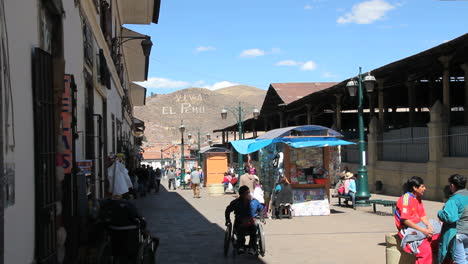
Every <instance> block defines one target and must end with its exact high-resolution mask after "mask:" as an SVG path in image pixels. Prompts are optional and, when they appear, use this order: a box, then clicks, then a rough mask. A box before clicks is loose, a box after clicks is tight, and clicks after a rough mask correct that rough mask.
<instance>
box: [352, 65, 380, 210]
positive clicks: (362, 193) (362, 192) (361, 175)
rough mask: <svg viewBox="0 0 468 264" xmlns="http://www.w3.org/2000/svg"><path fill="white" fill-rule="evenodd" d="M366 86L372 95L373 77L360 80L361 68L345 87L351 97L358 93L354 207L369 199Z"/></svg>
mask: <svg viewBox="0 0 468 264" xmlns="http://www.w3.org/2000/svg"><path fill="white" fill-rule="evenodd" d="M363 82H364V85H365V86H366V91H367V92H368V93H372V92H373V91H374V87H375V83H376V80H375V77H374V76H372V75H371V74H370V73H368V75H367V76H365V77H364V80H363V79H362V73H361V67H359V76H358V80H357V81H356V80H354V79H351V80H350V81H349V82H348V83H347V84H346V87H347V88H348V92H349V95H350V96H351V97H354V96H356V90H357V92H358V100H359V105H358V120H359V153H360V154H361V155H359V164H360V166H359V170H358V182H357V192H356V205H361V206H364V205H368V203H369V202H368V201H369V198H370V197H371V195H370V193H369V182H368V180H369V178H368V175H367V167H366V142H365V140H364V117H363V112H364V103H363V101H364V91H363V90H362V83H363Z"/></svg>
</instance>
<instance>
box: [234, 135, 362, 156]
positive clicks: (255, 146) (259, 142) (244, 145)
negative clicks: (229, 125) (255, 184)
mask: <svg viewBox="0 0 468 264" xmlns="http://www.w3.org/2000/svg"><path fill="white" fill-rule="evenodd" d="M279 142H283V143H285V144H288V145H289V146H291V147H293V148H306V147H331V146H340V145H352V144H356V143H354V142H349V141H345V140H341V139H339V138H336V137H296V138H294V137H288V138H275V139H247V140H236V141H231V144H232V146H233V147H234V148H235V149H236V150H237V152H239V153H241V154H249V153H252V152H256V151H259V150H260V149H262V148H264V147H266V146H268V145H270V144H274V143H279Z"/></svg>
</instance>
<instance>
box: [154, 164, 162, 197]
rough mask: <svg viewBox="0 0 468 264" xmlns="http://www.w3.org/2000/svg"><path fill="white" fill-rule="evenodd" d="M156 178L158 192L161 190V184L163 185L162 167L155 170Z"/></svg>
mask: <svg viewBox="0 0 468 264" xmlns="http://www.w3.org/2000/svg"><path fill="white" fill-rule="evenodd" d="M154 174H155V175H154V178H155V181H156V192H159V186H160V185H161V177H162V175H161V169H160V168H156V171H155V172H154Z"/></svg>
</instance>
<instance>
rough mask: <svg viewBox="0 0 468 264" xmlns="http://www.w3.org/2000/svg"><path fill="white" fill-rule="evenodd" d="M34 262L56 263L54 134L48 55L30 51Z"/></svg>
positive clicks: (51, 83) (36, 50) (49, 55)
mask: <svg viewBox="0 0 468 264" xmlns="http://www.w3.org/2000/svg"><path fill="white" fill-rule="evenodd" d="M33 98H34V141H35V144H34V154H35V158H34V160H35V186H36V194H35V195H36V230H35V232H36V236H35V239H36V243H35V244H36V259H37V263H44V264H54V263H56V260H57V257H56V243H57V241H56V237H57V236H56V222H55V221H56V201H57V196H56V189H55V187H56V175H55V158H56V152H55V151H56V136H55V131H54V127H55V120H54V111H55V106H54V88H53V65H52V55H51V54H49V53H47V52H45V51H43V50H41V49H39V48H36V49H34V52H33Z"/></svg>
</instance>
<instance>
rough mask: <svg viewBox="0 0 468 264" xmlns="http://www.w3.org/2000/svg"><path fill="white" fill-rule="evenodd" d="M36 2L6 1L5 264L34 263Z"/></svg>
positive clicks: (37, 40) (37, 38) (37, 41)
mask: <svg viewBox="0 0 468 264" xmlns="http://www.w3.org/2000/svg"><path fill="white" fill-rule="evenodd" d="M38 2H39V1H17V0H5V9H6V12H5V13H6V21H7V29H8V44H9V51H10V52H9V54H10V73H11V86H12V91H13V103H14V106H13V109H14V113H15V119H14V125H15V135H16V147H15V152H14V158H13V160H14V162H15V163H16V165H15V167H16V172H15V195H16V197H15V204H14V205H13V206H11V207H8V208H6V210H5V263H31V262H32V261H33V259H34V203H35V200H34V194H35V192H34V191H35V190H34V149H33V146H34V133H33V132H34V123H33V109H32V106H33V101H32V72H31V58H32V56H31V54H32V52H31V51H32V48H33V47H36V46H38V43H39V35H38V29H39V27H38V6H37V3H38Z"/></svg>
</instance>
